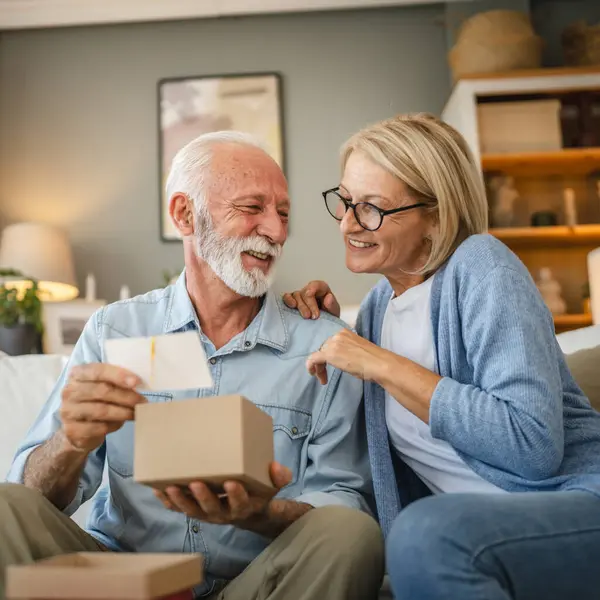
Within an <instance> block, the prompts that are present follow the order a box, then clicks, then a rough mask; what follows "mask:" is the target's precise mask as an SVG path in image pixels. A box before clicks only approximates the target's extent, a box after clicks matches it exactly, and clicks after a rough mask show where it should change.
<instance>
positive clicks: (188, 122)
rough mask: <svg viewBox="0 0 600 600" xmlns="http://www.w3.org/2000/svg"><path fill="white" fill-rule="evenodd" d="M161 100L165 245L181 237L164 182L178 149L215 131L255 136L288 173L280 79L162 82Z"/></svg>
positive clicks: (249, 77)
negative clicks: (175, 224)
mask: <svg viewBox="0 0 600 600" xmlns="http://www.w3.org/2000/svg"><path fill="white" fill-rule="evenodd" d="M158 97H159V132H160V137H159V154H160V163H159V173H160V226H161V237H162V239H163V240H165V241H176V240H179V239H181V238H180V236H179V234H178V232H177V230H176V229H175V227H174V226H173V224H172V222H171V219H170V217H169V198H167V197H166V193H165V183H166V180H167V176H168V174H169V169H170V168H171V162H172V160H173V157H174V156H175V154H176V153H177V151H178V150H179V149H180V148H182V147H183V146H185V145H186V144H187V143H188V142H190V141H191V140H193V139H194V138H196V137H198V136H199V135H202V134H203V133H209V132H212V131H222V130H238V131H243V132H246V133H250V134H252V135H254V136H255V137H256V138H257V139H258V140H259V141H260V142H262V143H263V144H264V146H265V148H266V149H267V151H268V152H269V154H270V155H271V156H272V157H273V158H274V160H276V161H277V163H278V164H279V165H280V166H281V168H282V169H284V171H285V164H284V162H285V161H284V140H283V110H282V101H281V76H280V75H279V74H278V73H248V74H230V75H210V76H201V77H185V78H177V79H162V80H160V81H159V83H158Z"/></svg>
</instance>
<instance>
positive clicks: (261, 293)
mask: <svg viewBox="0 0 600 600" xmlns="http://www.w3.org/2000/svg"><path fill="white" fill-rule="evenodd" d="M167 193H168V195H169V198H170V205H169V206H170V215H171V218H172V220H173V222H174V224H175V226H176V227H177V229H178V230H179V231H180V233H181V234H182V237H183V240H184V241H183V247H184V257H185V271H184V273H183V274H182V275H181V277H180V278H179V280H178V282H177V283H176V284H175V285H173V286H169V287H167V288H166V289H164V290H157V291H153V292H150V293H148V294H146V295H144V296H140V297H137V298H134V299H132V300H129V301H126V302H119V303H116V304H112V305H109V306H108V307H106V308H104V309H102V310H100V311H99V312H98V313H97V314H96V315H95V316H94V317H93V318H92V319H91V320H90V322H89V323H88V324H87V326H86V328H85V331H84V333H83V334H82V337H81V339H80V340H79V342H78V344H77V346H76V348H75V350H74V352H73V354H72V356H71V359H70V362H69V365H68V367H67V369H66V370H65V373H64V374H63V375H62V377H61V379H60V380H59V382H58V384H57V386H56V388H55V389H54V391H53V392H52V395H51V396H50V398H49V400H48V403H47V404H46V406H45V408H44V410H43V411H42V413H41V414H40V416H39V418H38V419H37V422H36V423H35V424H34V426H33V428H32V429H31V431H30V432H29V434H28V437H27V439H26V440H25V442H24V443H23V445H22V446H21V448H20V449H19V451H18V453H17V456H16V458H15V461H14V463H13V466H12V468H11V471H10V474H9V480H10V481H12V482H15V483H20V484H24V485H12V484H3V485H2V486H0V567H1V568H2V574H0V596H2V595H3V593H2V578H3V576H4V573H3V572H4V567H5V566H6V565H8V564H12V563H17V562H29V561H31V560H35V559H39V558H42V557H47V556H53V555H57V554H62V553H68V552H74V551H95V550H99V549H108V550H110V551H130V552H131V551H138V552H182V551H183V552H200V553H202V554H203V555H204V557H205V567H206V580H205V582H204V584H203V585H202V586H201V587H199V588H198V589H197V590H195V595H196V596H197V597H209V598H211V599H217V598H218V599H220V600H221V599H227V600H245V599H249V598H254V599H261V600H266V599H269V600H278V599H285V600H300V599H302V600H308V599H314V600H322V599H324V598H327V599H329V600H334V599H340V600H341V599H351V598H352V599H354V598H355V599H357V600H359V599H360V600H365V599H368V598H370V597H375V596H376V595H377V590H378V587H379V584H380V582H381V578H382V572H383V556H382V554H383V550H382V540H381V536H380V533H379V529H378V527H377V525H376V523H375V521H374V520H373V519H372V518H371V517H370V516H368V515H367V514H365V513H366V512H368V508H367V504H366V502H365V496H367V495H368V494H369V491H370V486H371V481H370V475H369V471H368V465H367V458H366V452H365V447H364V439H363V436H362V429H361V416H360V402H361V395H362V386H361V383H360V382H359V381H358V380H356V379H354V378H352V377H350V376H348V375H345V374H342V373H341V372H339V371H332V372H331V373H330V379H329V383H328V385H327V386H321V385H320V384H319V382H318V381H317V380H316V379H315V378H314V377H311V376H310V375H309V374H308V372H307V370H306V368H305V361H306V358H307V356H308V355H309V354H310V353H311V352H313V351H315V350H317V349H318V348H319V346H320V345H321V344H322V343H323V341H324V340H325V339H327V338H328V337H329V336H331V335H332V334H333V333H335V332H336V331H338V330H339V329H340V328H341V327H342V325H341V323H340V322H339V321H337V320H335V319H334V318H332V317H328V316H324V317H322V318H321V319H319V320H317V321H305V320H304V319H302V317H301V316H300V315H299V314H297V313H296V312H295V311H292V310H290V309H288V308H286V307H285V306H284V305H283V304H282V302H281V301H280V300H279V299H278V298H277V297H276V295H275V294H274V293H273V292H271V291H269V286H270V284H271V281H272V279H273V275H274V268H275V265H276V263H277V259H278V258H279V256H280V253H281V249H282V246H283V244H284V242H285V240H286V237H287V224H288V214H289V210H290V201H289V199H288V191H287V183H286V180H285V177H284V175H283V173H282V171H281V170H280V168H279V167H278V166H277V164H276V163H275V162H274V161H273V160H272V159H271V158H270V157H269V156H268V155H267V154H266V153H265V152H264V151H263V150H262V149H261V148H260V147H259V146H258V145H257V144H256V143H255V142H254V141H253V140H252V139H251V138H249V137H247V136H245V135H243V134H240V133H234V132H220V133H216V134H209V135H205V136H201V137H200V138H198V139H196V140H194V141H193V142H191V143H190V144H188V145H187V146H186V147H184V148H183V149H182V150H180V152H179V153H178V154H177V156H176V157H175V159H174V161H173V165H172V169H171V173H170V176H169V179H168V181H167ZM185 330H194V331H197V332H198V335H199V336H200V338H201V340H202V343H203V345H204V348H205V351H206V354H207V356H208V358H209V363H210V367H211V369H212V375H213V378H214V387H213V388H212V389H210V390H197V392H196V395H197V396H207V395H226V394H234V393H239V394H242V395H244V396H246V397H247V398H249V399H250V400H251V401H253V402H255V403H256V404H257V405H258V406H260V407H261V408H262V409H263V410H265V411H266V412H268V413H269V414H270V415H271V416H272V417H273V423H274V438H275V457H276V460H277V461H278V462H276V463H273V465H272V466H271V477H272V480H273V483H274V485H275V486H276V487H277V488H279V489H280V491H279V493H278V494H277V495H276V497H275V498H274V499H272V500H270V501H268V500H265V499H262V498H259V497H254V496H252V495H250V494H249V492H248V491H247V490H246V489H245V488H244V487H243V486H242V485H241V484H240V483H238V482H234V481H231V482H227V483H226V484H225V490H226V492H227V500H226V501H224V502H223V501H222V500H221V499H219V498H217V497H216V496H215V495H213V493H212V492H211V491H210V490H209V488H208V487H207V486H205V485H204V484H203V483H202V482H195V483H193V484H191V485H190V486H189V494H188V493H185V494H184V493H183V492H182V491H181V490H180V489H178V488H170V489H167V490H166V492H165V495H162V494H160V493H154V492H153V491H152V490H151V489H150V488H148V487H145V486H142V485H139V484H136V483H135V482H134V481H133V480H132V474H133V467H132V459H133V452H132V449H133V425H132V422H131V420H132V417H133V409H134V406H135V405H136V404H137V403H140V402H147V401H150V402H168V401H177V400H179V399H181V398H182V397H189V396H190V392H189V391H188V392H186V393H184V394H182V393H179V392H174V393H164V394H147V395H146V396H145V397H144V396H141V395H140V394H139V393H138V392H137V391H136V386H137V384H138V383H139V382H138V381H137V379H136V377H135V376H133V375H132V374H131V373H128V372H126V371H124V370H122V369H119V368H117V367H114V366H112V365H109V364H105V363H103V358H104V349H103V347H104V341H105V340H106V339H108V338H113V337H123V336H150V335H158V334H164V333H172V332H178V331H185ZM156 443H157V444H160V439H157V440H156ZM198 460H202V457H201V456H199V457H198ZM105 462H106V463H107V464H108V467H109V469H108V473H109V482H110V485H109V486H108V487H106V488H103V490H102V492H101V493H99V494H98V495H97V496H96V497H95V500H94V502H95V504H94V506H93V510H92V513H91V516H90V519H89V521H88V527H87V529H88V531H87V532H86V531H83V530H82V529H80V528H79V527H78V526H77V525H76V524H75V522H74V521H73V520H71V519H70V518H69V517H68V516H67V515H71V514H72V513H73V512H74V511H75V510H76V509H77V508H78V507H79V506H80V505H81V504H82V502H85V501H86V500H89V499H90V498H91V497H92V496H93V495H94V494H95V492H96V491H97V490H98V488H99V486H100V483H101V480H102V472H103V468H104V464H105Z"/></svg>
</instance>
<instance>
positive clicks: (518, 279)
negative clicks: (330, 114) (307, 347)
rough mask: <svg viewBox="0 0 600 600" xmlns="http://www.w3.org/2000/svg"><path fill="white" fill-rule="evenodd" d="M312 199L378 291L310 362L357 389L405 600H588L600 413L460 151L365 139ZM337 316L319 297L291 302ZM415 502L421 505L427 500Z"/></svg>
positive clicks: (430, 123)
mask: <svg viewBox="0 0 600 600" xmlns="http://www.w3.org/2000/svg"><path fill="white" fill-rule="evenodd" d="M342 167H343V175H342V180H341V183H340V185H339V186H336V187H335V188H333V189H331V190H328V191H327V192H324V194H323V195H324V198H325V203H326V206H327V210H328V211H329V213H330V214H331V216H332V217H333V218H334V219H336V220H337V221H339V222H340V229H341V232H342V237H343V240H344V244H345V247H346V265H347V267H348V268H349V269H350V270H351V271H353V272H354V273H379V274H381V275H383V279H382V280H381V281H380V283H379V284H378V285H376V286H375V287H374V288H373V289H372V290H371V292H370V293H369V294H368V296H367V297H366V298H365V300H364V302H363V304H362V307H361V310H360V313H359V316H358V322H357V326H356V330H357V332H358V335H357V334H355V333H353V332H351V331H346V330H345V331H342V332H340V333H338V334H336V335H335V336H333V337H331V338H329V339H328V340H327V341H326V342H325V343H324V344H323V346H322V347H321V348H320V350H319V351H318V352H316V353H315V354H313V355H312V356H310V358H309V359H308V368H309V370H310V372H311V373H313V374H314V375H315V376H316V377H318V378H319V379H320V380H321V381H322V382H325V381H326V379H327V371H326V366H327V365H331V366H332V367H337V368H339V369H342V370H344V371H346V372H348V373H351V374H352V375H354V376H356V377H359V378H361V379H362V380H363V381H364V396H365V416H366V427H367V437H368V442H369V452H370V460H371V468H372V471H373V481H374V491H375V499H376V508H377V514H378V518H379V522H380V524H381V527H382V529H383V532H384V534H385V536H386V543H387V568H388V573H389V575H390V579H391V584H392V588H393V591H394V594H395V596H396V597H397V598H399V599H402V600H410V599H413V598H414V599H417V598H418V599H419V600H434V599H436V600H437V599H441V598H444V599H445V598H451V599H460V600H471V599H473V600H475V599H476V600H482V599H485V600H507V599H509V598H514V599H538V598H539V599H542V598H543V599H544V600H555V599H556V600H558V599H559V598H560V599H562V598H566V597H573V598H578V600H587V599H589V600H592V599H593V598H594V599H596V598H598V595H599V594H600V591H599V590H600V568H598V557H599V556H600V414H598V413H596V412H595V411H594V410H593V409H592V408H591V407H590V403H589V401H588V400H587V398H586V397H585V396H584V395H583V393H582V391H581V389H580V388H579V387H578V386H577V384H576V383H575V381H574V380H573V378H572V376H571V374H570V372H569V370H568V368H567V366H566V363H565V360H564V357H563V354H562V352H561V350H560V348H559V346H558V343H557V341H556V338H555V335H554V326H553V321H552V317H551V315H550V314H549V312H548V310H547V308H546V306H545V305H544V303H543V301H542V299H541V297H540V295H539V293H538V291H537V289H536V287H535V285H534V283H533V281H532V279H531V277H530V275H529V273H528V271H527V269H526V268H525V266H524V265H523V264H522V263H521V262H520V261H519V259H518V258H517V257H516V256H515V255H514V254H513V253H512V252H510V250H508V248H506V247H505V246H504V245H503V244H502V243H501V242H499V241H498V240H496V239H495V238H494V237H492V236H490V235H488V234H486V233H485V231H486V225H487V209H486V199H485V193H484V188H483V185H482V182H481V180H480V177H479V174H478V170H477V167H476V164H475V162H474V160H473V158H472V156H471V154H470V152H469V150H468V148H467V146H466V143H465V141H464V140H463V139H462V137H461V136H460V135H459V134H458V133H457V132H456V131H454V130H453V129H452V128H450V127H449V126H447V125H446V124H444V123H442V122H440V121H438V120H436V119H435V118H433V117H430V116H427V115H415V116H404V117H398V118H394V119H390V120H387V121H383V122H381V123H377V124H375V125H373V126H371V127H368V128H366V129H364V130H363V131H360V132H358V133H357V134H356V135H354V136H353V137H352V138H351V139H350V140H349V141H348V142H347V143H346V144H345V146H344V148H343V152H342ZM285 300H286V303H287V304H288V305H289V306H293V307H297V308H298V309H299V310H300V312H301V313H302V314H303V316H305V317H307V318H308V317H311V316H312V317H316V316H317V315H318V313H319V309H325V310H328V311H329V312H333V313H337V314H339V305H338V304H337V301H336V299H335V297H334V296H333V294H332V292H331V290H330V289H329V287H328V286H327V284H325V283H324V282H311V283H310V284H308V285H307V286H306V287H305V288H303V289H302V290H301V291H298V292H294V293H293V294H286V296H285ZM425 496H427V497H425Z"/></svg>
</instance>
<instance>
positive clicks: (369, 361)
mask: <svg viewBox="0 0 600 600" xmlns="http://www.w3.org/2000/svg"><path fill="white" fill-rule="evenodd" d="M382 352H383V353H384V352H385V350H382V349H381V348H380V347H379V346H377V345H375V344H373V343H372V342H369V340H366V339H365V338H362V337H360V336H359V335H357V334H356V333H353V332H352V331H349V330H347V329H342V330H341V331H340V332H338V333H336V334H335V335H334V336H332V337H330V338H329V339H327V340H325V343H324V344H323V345H322V346H321V348H320V349H319V351H318V352H314V353H313V354H311V355H310V356H309V357H308V360H307V362H306V366H307V368H308V372H309V373H310V374H311V375H314V376H315V377H317V379H318V380H319V381H320V382H321V383H322V384H323V385H325V384H326V383H327V370H326V367H327V364H330V365H331V366H332V367H335V368H337V369H340V370H342V371H345V372H346V373H349V374H350V375H354V377H358V378H359V379H362V380H364V381H373V380H375V379H376V374H377V370H378V368H379V367H380V365H381V364H382V360H385V357H382V356H381V355H382Z"/></svg>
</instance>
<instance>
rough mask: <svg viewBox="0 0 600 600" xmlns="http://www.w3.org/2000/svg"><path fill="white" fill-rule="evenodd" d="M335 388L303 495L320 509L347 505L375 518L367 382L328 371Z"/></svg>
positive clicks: (312, 445) (313, 445) (313, 444)
mask: <svg viewBox="0 0 600 600" xmlns="http://www.w3.org/2000/svg"><path fill="white" fill-rule="evenodd" d="M328 371H329V373H328V375H329V384H328V388H327V392H326V395H325V399H324V403H323V406H322V408H321V411H320V414H319V416H318V420H317V425H316V427H315V433H314V435H313V438H312V439H311V440H310V442H309V446H308V463H307V468H306V472H305V474H304V487H303V491H302V494H301V495H300V496H298V497H296V498H295V499H296V500H297V501H298V502H305V503H306V504H310V505H312V506H314V507H315V508H318V507H321V506H327V505H332V504H333V505H336V504H337V505H341V506H347V507H350V508H355V509H358V510H362V511H364V512H366V513H368V514H372V511H371V510H370V508H369V501H370V500H371V499H372V493H373V488H372V478H371V470H370V467H369V458H368V453H367V443H366V435H365V426H364V411H363V406H362V396H363V383H362V381H360V380H359V379H357V378H355V377H353V376H351V375H348V374H347V373H341V372H340V371H339V370H337V369H328Z"/></svg>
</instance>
